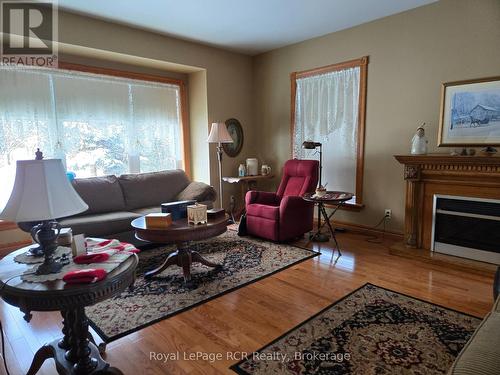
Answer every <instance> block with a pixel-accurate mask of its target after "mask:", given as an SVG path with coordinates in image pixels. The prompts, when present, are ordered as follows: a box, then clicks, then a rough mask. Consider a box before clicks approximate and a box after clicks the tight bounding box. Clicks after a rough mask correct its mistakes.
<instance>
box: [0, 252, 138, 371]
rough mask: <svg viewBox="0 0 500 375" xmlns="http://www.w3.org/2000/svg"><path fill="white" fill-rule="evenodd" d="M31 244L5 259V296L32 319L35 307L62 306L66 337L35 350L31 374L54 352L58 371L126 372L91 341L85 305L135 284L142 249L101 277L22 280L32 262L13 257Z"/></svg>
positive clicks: (1, 287) (1, 264)
mask: <svg viewBox="0 0 500 375" xmlns="http://www.w3.org/2000/svg"><path fill="white" fill-rule="evenodd" d="M28 248H29V246H28V247H25V248H22V249H20V250H17V251H15V252H13V253H11V254H9V255H7V256H6V257H5V258H3V259H2V260H0V270H1V271H0V296H1V297H2V299H3V300H4V301H5V302H7V303H8V304H10V305H12V306H16V307H19V309H20V310H21V311H22V312H23V313H24V319H25V320H26V321H27V322H29V321H30V320H31V317H32V315H31V312H32V311H61V314H62V317H63V329H62V333H63V337H62V338H61V339H58V340H55V341H52V342H50V343H47V344H45V345H44V346H42V347H41V348H40V349H39V350H38V351H37V352H36V354H35V357H34V358H33V362H32V363H31V367H30V369H29V370H28V373H27V374H28V375H34V374H36V373H37V372H38V370H39V369H40V367H41V366H42V364H43V362H45V360H46V359H49V358H54V361H55V364H56V369H57V372H58V373H59V374H78V375H80V374H122V372H121V371H120V370H118V369H117V368H114V367H110V365H109V364H108V363H106V362H105V361H104V360H103V359H102V358H101V356H100V354H99V350H98V348H97V347H96V346H95V345H94V344H93V343H92V342H89V337H90V336H89V330H88V328H89V323H88V319H87V316H86V315H85V306H90V305H93V304H95V303H97V302H100V301H103V300H105V299H108V298H110V297H113V296H115V295H117V294H119V293H121V292H122V291H123V290H125V289H126V288H127V287H129V286H130V285H132V284H133V283H134V280H135V269H136V267H137V264H138V258H137V255H135V254H133V255H132V256H130V257H129V258H128V259H127V260H125V261H124V262H123V263H122V264H120V265H119V266H118V267H117V268H115V269H114V270H113V271H111V272H110V273H109V274H108V275H107V277H106V278H105V279H104V280H102V281H100V282H97V283H93V284H75V285H68V284H66V283H64V282H63V281H62V280H56V281H47V282H37V283H31V282H25V281H23V280H21V277H20V275H21V274H22V273H23V272H24V271H26V270H27V269H28V268H30V267H31V266H32V265H28V264H20V263H16V262H15V261H14V257H15V256H16V255H18V254H21V253H24V252H26V251H27V250H28Z"/></svg>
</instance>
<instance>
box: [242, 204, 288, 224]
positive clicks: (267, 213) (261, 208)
mask: <svg viewBox="0 0 500 375" xmlns="http://www.w3.org/2000/svg"><path fill="white" fill-rule="evenodd" d="M247 215H248V216H257V217H263V218H265V219H269V220H276V221H278V220H279V216H280V207H279V206H268V205H265V204H259V203H253V204H249V205H247Z"/></svg>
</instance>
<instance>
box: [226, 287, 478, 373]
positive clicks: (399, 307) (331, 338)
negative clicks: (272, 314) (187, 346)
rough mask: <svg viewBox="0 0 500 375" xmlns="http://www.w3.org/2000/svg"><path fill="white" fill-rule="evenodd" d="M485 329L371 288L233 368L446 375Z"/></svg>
mask: <svg viewBox="0 0 500 375" xmlns="http://www.w3.org/2000/svg"><path fill="white" fill-rule="evenodd" d="M480 321H481V320H480V319H478V318H475V317H472V316H469V315H466V314H463V313H459V312H457V311H454V310H450V309H447V308H444V307H440V306H437V305H434V304H432V303H428V302H424V301H422V300H418V299H415V298H412V297H409V296H406V295H403V294H400V293H397V292H394V291H390V290H387V289H384V288H381V287H378V286H375V285H372V284H365V285H364V286H362V287H361V288H359V289H357V290H355V291H354V292H352V293H351V294H349V295H347V296H346V297H344V298H343V299H341V300H340V301H338V302H335V303H334V304H332V305H330V306H328V307H327V308H326V309H324V310H322V311H321V312H319V313H318V314H316V315H315V316H313V317H311V318H309V319H308V320H307V321H305V322H303V323H302V324H300V325H299V326H297V327H295V328H293V329H292V330H290V331H289V332H287V333H285V334H284V335H282V336H281V337H279V338H277V339H276V340H275V341H273V342H272V343H270V344H268V345H266V346H265V347H264V348H262V349H260V350H258V351H256V352H255V353H252V354H249V355H248V356H247V357H246V359H244V360H242V361H241V362H239V363H237V364H236V365H234V366H233V367H231V368H232V369H233V370H234V371H235V372H237V373H239V374H294V375H298V374H325V375H326V374H339V375H340V374H415V375H417V374H418V375H424V374H425V375H430V374H446V373H447V371H448V369H449V368H450V367H451V365H452V363H453V361H454V359H455V358H456V356H457V355H458V353H459V352H460V350H461V349H462V347H463V346H464V345H465V343H466V342H467V340H468V339H469V338H470V336H471V335H472V333H473V332H474V330H475V328H476V327H477V326H478V325H479V323H480Z"/></svg>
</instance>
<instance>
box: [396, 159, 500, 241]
mask: <svg viewBox="0 0 500 375" xmlns="http://www.w3.org/2000/svg"><path fill="white" fill-rule="evenodd" d="M394 157H395V158H396V160H397V161H399V162H400V163H401V164H403V165H404V179H405V180H406V203H405V228H404V241H405V244H406V246H409V247H415V248H423V249H430V247H431V235H432V210H433V198H434V195H435V194H442V195H457V196H466V197H477V198H490V199H500V157H498V156H451V155H447V154H428V155H395V156H394Z"/></svg>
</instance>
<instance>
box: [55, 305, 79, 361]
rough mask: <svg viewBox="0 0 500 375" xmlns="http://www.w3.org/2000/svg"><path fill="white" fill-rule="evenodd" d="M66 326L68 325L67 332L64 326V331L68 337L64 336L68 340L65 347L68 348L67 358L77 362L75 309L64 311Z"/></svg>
mask: <svg viewBox="0 0 500 375" xmlns="http://www.w3.org/2000/svg"><path fill="white" fill-rule="evenodd" d="M64 321H65V322H64V326H65V327H66V333H65V332H64V328H63V333H65V335H66V338H63V340H61V341H64V340H66V342H67V344H68V345H67V347H65V348H63V349H67V351H66V354H65V358H66V360H68V361H70V362H76V358H77V357H76V347H77V342H76V335H75V332H74V325H75V310H68V311H66V312H65V313H64ZM61 341H59V347H61V346H60V344H61Z"/></svg>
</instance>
